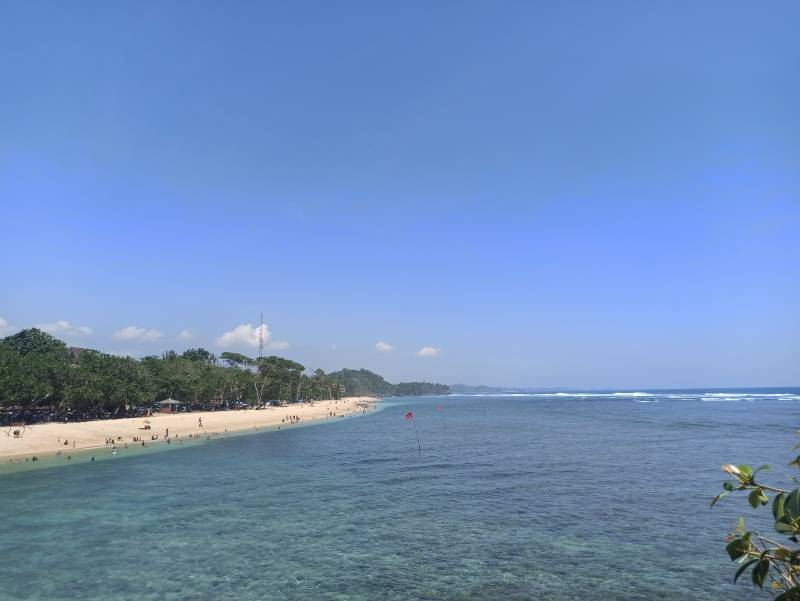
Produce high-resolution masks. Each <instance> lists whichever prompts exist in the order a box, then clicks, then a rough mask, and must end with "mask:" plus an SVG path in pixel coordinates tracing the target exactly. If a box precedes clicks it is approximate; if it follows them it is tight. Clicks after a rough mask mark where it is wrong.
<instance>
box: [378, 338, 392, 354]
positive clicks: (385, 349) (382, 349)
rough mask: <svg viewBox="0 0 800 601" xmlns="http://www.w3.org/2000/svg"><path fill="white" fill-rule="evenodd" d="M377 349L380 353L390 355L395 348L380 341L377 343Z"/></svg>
mask: <svg viewBox="0 0 800 601" xmlns="http://www.w3.org/2000/svg"><path fill="white" fill-rule="evenodd" d="M375 349H376V350H377V351H378V352H380V353H389V352H391V351H393V350H394V347H393V346H392V345H391V344H388V343H386V342H384V341H383V340H380V341H379V342H377V343H375Z"/></svg>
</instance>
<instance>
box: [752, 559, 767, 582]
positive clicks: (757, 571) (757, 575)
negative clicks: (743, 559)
mask: <svg viewBox="0 0 800 601" xmlns="http://www.w3.org/2000/svg"><path fill="white" fill-rule="evenodd" d="M768 573H769V560H768V559H759V560H758V563H757V564H756V565H755V567H754V568H753V572H752V574H751V575H752V577H753V584H755V585H756V586H758V587H759V588H764V580H766V579H767V574H768Z"/></svg>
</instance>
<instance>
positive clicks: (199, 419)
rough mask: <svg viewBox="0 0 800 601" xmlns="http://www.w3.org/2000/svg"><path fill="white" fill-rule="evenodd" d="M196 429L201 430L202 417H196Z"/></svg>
mask: <svg viewBox="0 0 800 601" xmlns="http://www.w3.org/2000/svg"><path fill="white" fill-rule="evenodd" d="M197 427H198V428H202V427H203V418H202V417H198V418H197Z"/></svg>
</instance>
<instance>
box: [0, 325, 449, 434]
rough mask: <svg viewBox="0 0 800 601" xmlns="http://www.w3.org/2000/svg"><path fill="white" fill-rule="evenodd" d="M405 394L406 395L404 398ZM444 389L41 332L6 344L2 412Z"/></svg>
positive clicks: (1, 364) (94, 412)
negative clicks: (85, 343)
mask: <svg viewBox="0 0 800 601" xmlns="http://www.w3.org/2000/svg"><path fill="white" fill-rule="evenodd" d="M398 391H402V392H398ZM446 391H448V389H447V387H446V386H442V385H440V384H435V385H434V384H427V383H424V382H410V383H404V384H398V385H393V384H389V383H388V382H386V380H384V379H383V378H382V377H381V376H379V375H377V374H374V373H372V372H369V371H367V370H342V371H340V372H335V373H332V374H326V373H325V372H324V371H323V370H321V369H318V370H316V371H314V372H313V373H311V374H308V373H306V370H305V367H304V366H303V365H301V364H300V363H297V362H296V361H292V360H290V359H285V358H283V357H277V356H270V357H256V358H252V357H248V356H247V355H242V354H240V353H232V352H225V353H222V354H221V355H220V356H219V357H217V356H216V355H214V354H213V353H211V352H210V351H208V350H206V349H203V348H193V349H189V350H187V351H185V352H184V353H182V354H178V353H176V352H175V351H167V352H165V353H163V354H162V355H161V356H160V357H159V356H148V357H143V358H142V359H140V360H136V359H132V358H130V357H117V356H115V355H108V354H105V353H100V352H98V351H94V350H89V349H77V348H68V347H67V345H66V344H64V343H63V342H62V341H60V340H58V339H57V338H54V337H53V336H50V335H49V334H46V333H45V332H42V331H40V330H38V329H36V328H32V329H28V330H22V331H20V332H18V333H17V334H14V335H13V336H8V337H6V338H3V339H2V340H0V409H4V410H5V411H4V413H5V417H6V419H12V418H14V417H15V416H19V415H25V414H26V413H27V414H33V413H37V412H38V413H43V412H44V413H47V414H48V416H51V417H63V416H67V417H69V416H74V417H75V418H89V417H113V416H122V415H126V414H128V413H130V412H131V411H134V410H136V409H137V408H141V407H148V406H151V405H153V404H155V403H157V402H158V401H161V400H164V399H167V398H172V399H175V400H177V401H180V402H181V403H184V404H186V405H195V406H202V407H205V408H214V407H224V406H227V407H230V406H231V405H233V406H245V405H247V406H260V405H263V404H267V403H272V404H275V403H279V402H295V401H299V400H313V399H335V398H340V397H341V396H343V395H345V394H348V395H376V396H385V395H391V394H409V395H410V394H431V393H434V392H439V393H440V394H441V393H444V392H446Z"/></svg>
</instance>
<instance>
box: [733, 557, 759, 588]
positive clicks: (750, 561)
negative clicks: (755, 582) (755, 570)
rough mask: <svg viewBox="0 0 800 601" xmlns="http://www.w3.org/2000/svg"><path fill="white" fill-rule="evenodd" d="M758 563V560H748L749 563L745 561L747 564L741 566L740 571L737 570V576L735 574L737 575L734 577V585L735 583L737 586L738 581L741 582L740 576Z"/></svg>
mask: <svg viewBox="0 0 800 601" xmlns="http://www.w3.org/2000/svg"><path fill="white" fill-rule="evenodd" d="M757 561H758V560H757V559H748V560H747V561H745V562H744V563H743V564H742V565H740V566H739V569H738V570H736V574H735V575H734V577H733V583H734V584H736V581H737V580H739V576H741V575H742V573H743V572H744V571H745V570H746V569H747V568H748V567H750V566H751V565H753V564H754V563H755V562H757Z"/></svg>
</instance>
